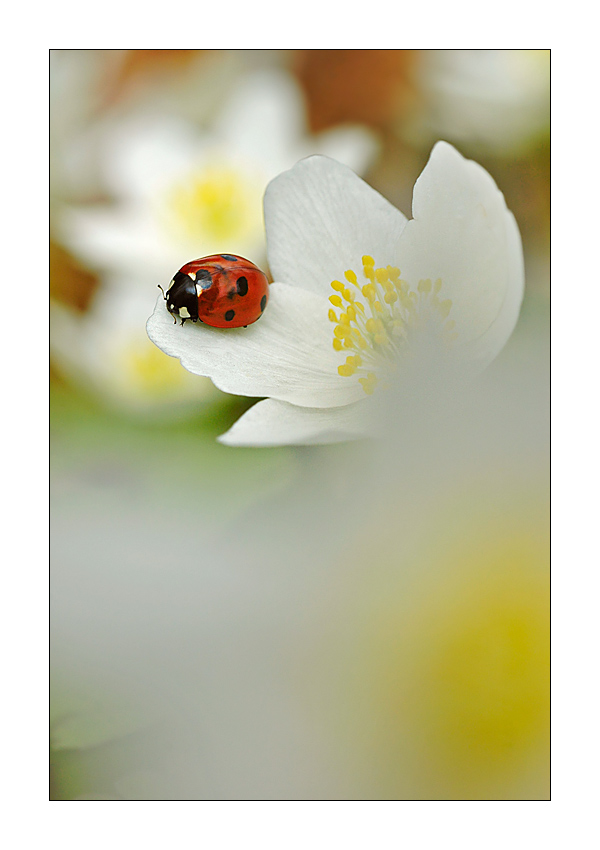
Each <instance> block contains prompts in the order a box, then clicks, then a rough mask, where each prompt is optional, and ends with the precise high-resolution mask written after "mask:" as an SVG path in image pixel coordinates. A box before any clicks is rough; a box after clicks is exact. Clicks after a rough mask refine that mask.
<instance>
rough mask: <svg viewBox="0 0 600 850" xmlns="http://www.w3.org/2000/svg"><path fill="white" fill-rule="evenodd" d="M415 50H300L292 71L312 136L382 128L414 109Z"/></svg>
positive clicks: (416, 53) (295, 57) (296, 55)
mask: <svg viewBox="0 0 600 850" xmlns="http://www.w3.org/2000/svg"><path fill="white" fill-rule="evenodd" d="M418 53H419V51H417V50H298V51H296V54H295V56H294V61H293V70H294V72H295V74H296V76H297V78H298V80H299V82H300V84H301V86H302V87H303V89H304V92H305V94H306V97H307V107H308V117H309V123H310V128H311V130H312V131H313V132H318V131H320V130H324V129H326V128H327V127H331V126H333V125H335V124H340V123H343V122H359V123H363V124H368V125H370V126H373V127H377V128H382V127H384V126H385V125H387V124H389V123H390V122H391V121H392V120H393V119H394V118H397V117H398V115H401V114H402V113H403V112H404V111H405V110H406V109H408V108H409V107H410V105H411V104H412V102H413V99H414V86H413V83H412V72H413V67H414V64H415V61H416V60H417V55H418Z"/></svg>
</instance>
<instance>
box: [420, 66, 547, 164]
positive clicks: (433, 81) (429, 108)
mask: <svg viewBox="0 0 600 850" xmlns="http://www.w3.org/2000/svg"><path fill="white" fill-rule="evenodd" d="M417 67H418V78H419V83H420V86H421V90H422V92H423V107H422V108H423V110H424V111H423V112H422V114H421V119H420V121H421V128H420V130H419V132H420V133H429V134H430V136H433V138H439V137H440V136H443V137H444V138H446V139H449V140H451V141H453V142H460V143H463V144H469V145H472V146H478V147H481V148H482V149H486V150H489V151H491V152H493V153H495V154H513V153H515V152H518V151H519V150H520V149H522V148H524V147H526V146H527V145H528V144H529V143H530V142H531V141H534V140H535V139H536V138H537V137H538V136H539V135H540V133H542V132H544V131H547V129H548V126H549V119H550V51H549V50H425V51H422V54H421V61H420V63H419V64H418V66H417ZM415 130H416V128H415V127H413V128H412V131H415Z"/></svg>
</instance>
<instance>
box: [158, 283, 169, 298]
mask: <svg viewBox="0 0 600 850" xmlns="http://www.w3.org/2000/svg"><path fill="white" fill-rule="evenodd" d="M158 288H159V289H160V291H161V292H162V294H163V298H164V299H165V301H166V300H167V296H166V295H165V290H164V289H163V288H162V286H161V285H160V283H159V284H158Z"/></svg>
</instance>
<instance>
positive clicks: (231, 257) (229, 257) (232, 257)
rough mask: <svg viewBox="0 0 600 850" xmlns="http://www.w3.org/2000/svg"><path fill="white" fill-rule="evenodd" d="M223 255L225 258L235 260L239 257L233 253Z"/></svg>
mask: <svg viewBox="0 0 600 850" xmlns="http://www.w3.org/2000/svg"><path fill="white" fill-rule="evenodd" d="M221 256H222V257H223V259H224V260H233V261H234V262H237V260H238V257H234V256H233V254H221Z"/></svg>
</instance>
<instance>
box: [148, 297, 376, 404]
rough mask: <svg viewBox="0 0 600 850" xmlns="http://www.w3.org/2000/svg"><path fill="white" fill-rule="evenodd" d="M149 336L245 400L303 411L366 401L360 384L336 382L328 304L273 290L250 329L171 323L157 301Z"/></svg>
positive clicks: (191, 368) (188, 366) (195, 370)
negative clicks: (257, 399)
mask: <svg viewBox="0 0 600 850" xmlns="http://www.w3.org/2000/svg"><path fill="white" fill-rule="evenodd" d="M147 331H148V336H149V337H150V339H151V340H152V341H153V342H154V343H155V344H156V345H157V346H158V347H159V348H161V349H162V350H163V351H164V352H165V353H166V354H169V355H171V356H172V357H179V359H180V360H181V363H182V365H183V366H184V367H185V368H186V369H188V371H190V372H193V373H194V374H196V375H205V376H207V377H209V378H210V379H211V380H212V381H213V383H214V384H216V386H217V387H219V389H221V390H224V391H225V392H228V393H234V394H235V395H243V396H272V397H273V398H276V399H280V400H282V401H289V402H291V403H292V404H298V405H301V406H305V407H336V406H339V405H343V404H349V403H351V402H353V401H357V400H358V399H360V398H362V397H363V392H362V389H361V387H360V386H359V385H358V383H356V384H355V383H354V382H352V381H348V380H346V379H345V378H342V377H340V376H339V374H338V371H337V367H338V365H339V362H340V358H339V354H338V353H337V352H335V351H334V349H333V347H332V339H333V335H332V325H331V322H330V321H329V319H328V317H327V303H326V302H325V305H324V303H323V299H322V298H319V297H318V296H316V295H314V294H313V293H310V292H306V291H305V290H302V289H298V288H296V287H292V286H287V285H286V284H282V283H273V284H271V287H270V293H269V304H268V306H267V309H266V311H265V314H264V316H262V317H261V319H260V320H259V321H258V322H255V323H254V324H252V325H249V326H248V327H247V328H230V329H229V328H228V329H226V330H224V329H219V328H211V327H208V325H197V324H193V323H191V322H187V323H186V324H185V325H184V326H183V327H181V325H179V324H177V325H175V324H174V323H173V317H172V316H171V315H170V314H169V313H168V312H167V309H166V307H165V304H164V301H163V299H162V297H160V296H159V298H158V300H157V303H156V307H155V310H154V313H153V315H152V316H151V317H150V319H149V320H148V324H147Z"/></svg>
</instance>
